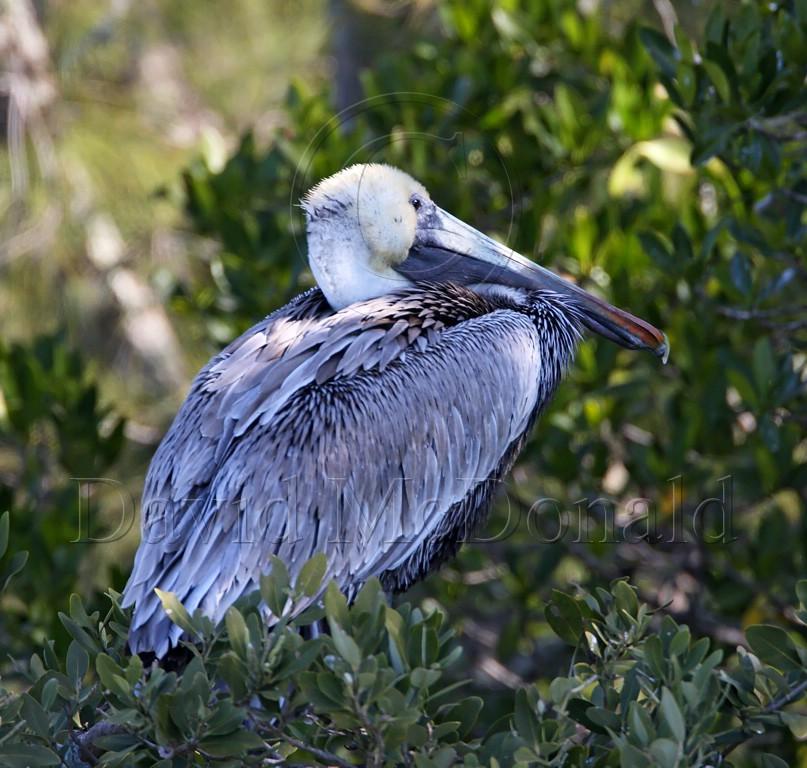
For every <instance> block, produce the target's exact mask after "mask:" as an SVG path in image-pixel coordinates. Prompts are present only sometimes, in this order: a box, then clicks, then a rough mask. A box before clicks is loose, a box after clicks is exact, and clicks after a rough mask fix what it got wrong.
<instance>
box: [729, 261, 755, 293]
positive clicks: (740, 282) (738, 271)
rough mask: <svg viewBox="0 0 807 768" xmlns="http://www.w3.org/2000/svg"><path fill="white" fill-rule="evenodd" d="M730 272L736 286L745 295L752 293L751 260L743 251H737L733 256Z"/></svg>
mask: <svg viewBox="0 0 807 768" xmlns="http://www.w3.org/2000/svg"><path fill="white" fill-rule="evenodd" d="M729 273H730V275H731V282H732V283H733V284H734V287H735V288H736V289H737V290H738V291H739V292H740V293H741V294H742V295H743V296H748V295H749V294H750V293H751V262H750V261H749V260H748V257H747V256H746V255H745V254H744V253H743V252H742V251H737V252H736V253H735V254H734V256H732V257H731V261H730V262H729Z"/></svg>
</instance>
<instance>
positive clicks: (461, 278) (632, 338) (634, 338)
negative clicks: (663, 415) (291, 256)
mask: <svg viewBox="0 0 807 768" xmlns="http://www.w3.org/2000/svg"><path fill="white" fill-rule="evenodd" d="M397 270H398V272H400V273H401V274H402V275H404V276H405V277H407V278H409V279H410V280H412V281H415V282H432V283H434V282H453V283H459V284H461V285H468V286H473V285H479V284H497V285H505V286H509V287H511V288H520V289H523V290H527V291H550V292H552V293H555V294H557V295H559V296H560V297H562V298H563V299H564V300H565V301H566V302H567V303H568V304H569V305H570V306H571V307H573V308H574V309H575V310H576V312H577V315H578V316H579V319H580V321H581V322H582V323H583V325H585V326H586V327H587V328H588V329H589V330H591V331H594V332H595V333H598V334H599V335H600V336H604V337H605V338H606V339H609V340H610V341H613V342H615V343H617V344H619V345H620V346H623V347H627V348H628V349H648V350H650V351H651V352H654V353H655V354H656V355H658V356H659V357H660V358H661V359H662V361H663V362H665V363H666V362H667V356H668V353H669V345H668V342H667V336H666V335H665V334H664V333H663V332H662V331H660V330H658V328H655V327H654V326H652V325H650V323H647V322H645V321H644V320H642V319H641V318H638V317H636V316H634V315H632V314H630V313H629V312H625V311H624V310H622V309H619V308H618V307H614V306H612V305H611V304H608V302H606V301H603V300H602V299H600V298H598V297H597V296H594V295H593V294H590V293H588V292H587V291H584V290H583V289H582V288H579V287H578V286H576V285H575V284H574V283H570V282H569V281H568V280H564V279H563V278H562V277H559V276H558V275H556V274H554V272H550V271H549V270H548V269H546V268H545V267H542V266H540V265H539V264H536V263H535V262H533V261H530V260H529V259H527V258H525V257H524V256H522V255H521V254H520V253H516V252H515V251H513V250H511V249H510V248H507V247H506V246H504V245H502V244H501V243H497V242H496V241H495V240H493V239H491V238H489V237H488V236H487V235H484V234H482V233H481V232H479V231H478V230H476V229H474V228H473V227H471V226H469V225H468V224H466V223H465V222H464V221H461V220H460V219H458V218H457V217H456V216H452V215H451V214H450V213H447V212H446V211H443V210H442V209H440V208H438V207H437V206H436V205H434V204H432V203H430V204H429V205H428V207H426V208H425V209H424V210H421V211H419V213H418V226H417V230H416V233H415V240H414V242H413V244H412V247H411V249H410V251H409V254H408V256H407V258H406V259H405V260H404V261H403V263H401V264H400V265H399V266H398V267H397Z"/></svg>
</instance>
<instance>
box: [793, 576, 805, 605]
mask: <svg viewBox="0 0 807 768" xmlns="http://www.w3.org/2000/svg"><path fill="white" fill-rule="evenodd" d="M796 597H798V599H799V603H800V604H801V605H802V607H805V608H807V579H800V580H799V581H797V582H796Z"/></svg>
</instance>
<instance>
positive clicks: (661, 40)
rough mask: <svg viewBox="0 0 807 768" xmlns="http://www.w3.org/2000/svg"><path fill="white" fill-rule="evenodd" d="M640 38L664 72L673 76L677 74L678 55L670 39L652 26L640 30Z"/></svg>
mask: <svg viewBox="0 0 807 768" xmlns="http://www.w3.org/2000/svg"><path fill="white" fill-rule="evenodd" d="M639 39H640V40H641V41H642V45H644V47H645V48H646V49H647V52H648V53H649V54H650V55H651V56H652V57H653V60H654V61H655V62H656V66H658V68H659V69H660V70H661V71H662V73H663V74H665V75H667V76H668V77H672V76H673V75H674V74H675V68H676V65H677V61H676V59H677V55H676V50H675V49H674V48H673V47H672V45H671V44H670V41H669V40H668V39H667V38H666V37H665V36H664V35H662V34H661V32H658V31H657V30H655V29H651V28H650V27H642V28H641V29H640V30H639Z"/></svg>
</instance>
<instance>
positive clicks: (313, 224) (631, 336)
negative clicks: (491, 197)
mask: <svg viewBox="0 0 807 768" xmlns="http://www.w3.org/2000/svg"><path fill="white" fill-rule="evenodd" d="M303 208H304V210H305V213H306V219H307V224H308V252H309V261H310V264H311V270H312V272H313V274H314V278H315V279H316V281H317V284H318V285H319V287H320V288H321V289H322V291H323V293H324V294H325V297H326V298H327V299H328V302H329V303H330V305H331V306H332V307H334V309H342V308H344V307H347V306H349V305H351V304H354V303H356V302H358V301H364V300H366V299H371V298H376V297H378V296H383V295H385V294H388V293H393V292H394V291H398V290H401V289H403V288H407V287H411V286H412V285H414V284H416V283H418V282H432V283H435V282H453V283H459V284H461V285H466V286H469V287H471V288H475V289H482V290H484V289H490V288H491V287H493V288H503V289H505V290H507V291H511V292H516V293H524V294H526V293H530V292H547V293H552V294H554V295H556V296H558V297H559V298H560V299H561V300H562V301H563V302H564V303H565V304H566V305H567V306H568V307H569V308H570V311H572V312H573V313H574V314H575V316H576V317H577V318H578V319H579V320H580V322H582V323H583V324H584V325H585V326H586V327H587V328H588V329H589V330H592V331H594V332H596V333H598V334H600V335H601V336H604V337H605V338H607V339H610V340H611V341H613V342H616V343H617V344H619V345H621V346H623V347H628V348H630V349H649V350H651V351H653V352H655V353H656V354H657V355H658V356H659V357H661V358H662V359H664V360H665V361H666V358H667V352H668V345H667V337H666V336H665V335H664V334H663V333H662V332H661V331H659V330H658V329H657V328H655V327H653V326H652V325H650V324H649V323H647V322H645V321H644V320H641V319H640V318H638V317H635V316H634V315H631V314H630V313H628V312H625V311H624V310H621V309H618V308H617V307H614V306H612V305H611V304H608V303H607V302H605V301H603V300H602V299H600V298H598V297H596V296H594V295H592V294H590V293H588V292H586V291H584V290H583V289H582V288H579V287H578V286H576V285H575V284H574V283H570V282H569V281H567V280H564V279H563V278H561V277H559V276H558V275H556V274H554V273H553V272H551V271H549V270H548V269H545V268H544V267H542V266H540V265H538V264H536V263H535V262H533V261H530V260H529V259H527V258H525V257H524V256H522V255H521V254H519V253H516V252H515V251H513V250H512V249H510V248H507V247H506V246H504V245H502V244H501V243H498V242H496V241H495V240H493V239H491V238H489V237H488V236H487V235H484V234H482V233H481V232H479V231H478V230H476V229H474V228H473V227H471V226H469V225H468V224H466V223H465V222H463V221H461V220H460V219H458V218H456V217H455V216H452V215H451V214H450V213H448V212H447V211H444V210H443V209H442V208H440V207H439V206H437V205H436V204H435V203H434V202H432V200H431V198H430V197H429V194H428V192H427V191H426V189H425V188H424V187H423V185H422V184H420V183H419V182H417V181H415V179H413V178H412V177H411V176H409V175H408V174H406V173H404V172H403V171H400V170H398V169H397V168H393V167H391V166H388V165H380V164H368V165H353V166H350V167H349V168H345V169H344V170H342V171H340V172H339V173H336V174H334V175H333V176H330V177H329V178H327V179H324V180H323V181H321V182H320V183H319V184H318V185H317V186H315V187H314V188H313V189H311V190H310V191H309V192H308V194H307V195H306V196H305V198H304V199H303Z"/></svg>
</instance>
